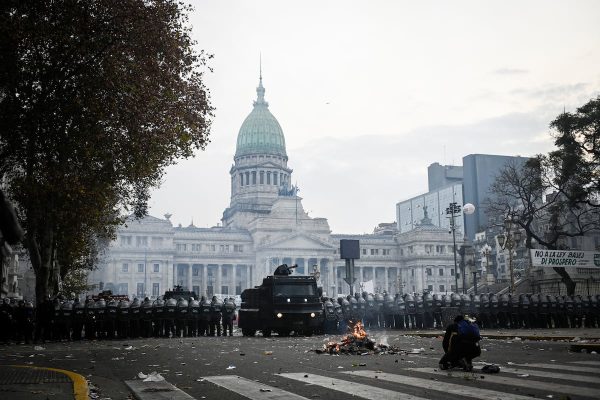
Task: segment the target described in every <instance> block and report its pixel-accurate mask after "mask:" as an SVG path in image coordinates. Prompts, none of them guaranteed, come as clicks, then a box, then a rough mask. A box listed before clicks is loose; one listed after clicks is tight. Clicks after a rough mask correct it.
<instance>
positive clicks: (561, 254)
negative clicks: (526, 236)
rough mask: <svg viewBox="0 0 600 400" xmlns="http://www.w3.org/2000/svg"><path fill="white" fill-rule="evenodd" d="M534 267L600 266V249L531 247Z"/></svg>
mask: <svg viewBox="0 0 600 400" xmlns="http://www.w3.org/2000/svg"><path fill="white" fill-rule="evenodd" d="M530 251H531V263H532V265H533V266H534V267H565V268H569V267H571V268H599V269H600V252H599V251H579V250H544V249H531V250H530Z"/></svg>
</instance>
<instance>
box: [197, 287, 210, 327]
mask: <svg viewBox="0 0 600 400" xmlns="http://www.w3.org/2000/svg"><path fill="white" fill-rule="evenodd" d="M199 327H200V335H202V336H210V301H208V299H207V298H205V297H204V296H202V301H201V302H200V324H199Z"/></svg>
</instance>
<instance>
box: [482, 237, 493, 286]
mask: <svg viewBox="0 0 600 400" xmlns="http://www.w3.org/2000/svg"><path fill="white" fill-rule="evenodd" d="M491 254H492V247H491V246H490V245H489V244H487V243H486V244H485V245H484V246H483V247H482V248H481V255H482V256H483V257H485V276H486V283H487V284H489V282H491V280H490V255H491Z"/></svg>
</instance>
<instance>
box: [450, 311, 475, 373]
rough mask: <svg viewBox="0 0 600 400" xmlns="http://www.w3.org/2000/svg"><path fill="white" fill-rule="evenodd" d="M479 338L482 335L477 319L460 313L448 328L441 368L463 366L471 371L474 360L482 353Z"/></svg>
mask: <svg viewBox="0 0 600 400" xmlns="http://www.w3.org/2000/svg"><path fill="white" fill-rule="evenodd" d="M479 340H481V336H480V334H479V327H478V326H477V324H476V323H475V320H472V319H470V318H469V317H468V316H467V317H463V316H462V315H458V316H457V317H456V318H454V322H453V323H452V324H450V325H448V327H447V328H446V333H445V334H444V341H443V342H442V347H443V348H444V355H443V356H442V358H441V359H440V369H442V370H445V369H449V368H454V367H461V368H463V369H464V370H465V371H471V370H472V369H473V364H472V360H473V359H474V358H475V357H479V356H480V355H481V348H480V347H479Z"/></svg>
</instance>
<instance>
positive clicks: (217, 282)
mask: <svg viewBox="0 0 600 400" xmlns="http://www.w3.org/2000/svg"><path fill="white" fill-rule="evenodd" d="M221 267H222V265H221V264H218V265H217V276H216V278H215V289H214V293H215V294H217V293H221V277H222V275H221V274H222V273H223V271H222V268H221Z"/></svg>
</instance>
